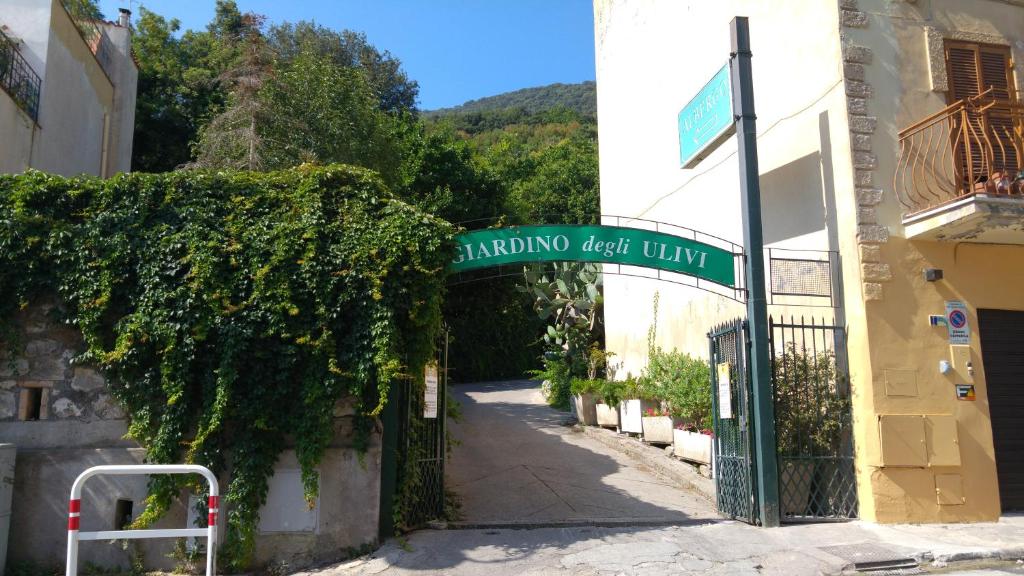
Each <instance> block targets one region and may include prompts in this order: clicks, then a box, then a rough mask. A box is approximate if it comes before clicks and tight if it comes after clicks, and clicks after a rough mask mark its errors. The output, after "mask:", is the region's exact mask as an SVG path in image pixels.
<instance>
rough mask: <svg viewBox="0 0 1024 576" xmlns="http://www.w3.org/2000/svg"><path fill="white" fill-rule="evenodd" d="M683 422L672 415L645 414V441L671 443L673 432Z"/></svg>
mask: <svg viewBox="0 0 1024 576" xmlns="http://www.w3.org/2000/svg"><path fill="white" fill-rule="evenodd" d="M679 422H681V421H680V420H677V419H675V418H672V417H671V416H644V417H643V423H644V442H648V443H650V444H671V443H672V440H673V438H672V432H673V431H674V430H675V427H676V424H678V423H679Z"/></svg>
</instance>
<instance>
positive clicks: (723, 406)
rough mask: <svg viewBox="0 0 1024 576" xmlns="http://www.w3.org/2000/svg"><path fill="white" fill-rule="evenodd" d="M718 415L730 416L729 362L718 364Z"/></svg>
mask: <svg viewBox="0 0 1024 576" xmlns="http://www.w3.org/2000/svg"><path fill="white" fill-rule="evenodd" d="M718 417H719V418H721V419H723V420H727V419H729V418H732V386H731V384H730V380H729V363H728V362H722V363H721V364H719V365H718Z"/></svg>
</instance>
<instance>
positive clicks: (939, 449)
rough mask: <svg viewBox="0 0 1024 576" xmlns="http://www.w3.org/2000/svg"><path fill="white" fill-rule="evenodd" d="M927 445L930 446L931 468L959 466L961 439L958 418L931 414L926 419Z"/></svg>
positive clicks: (929, 460) (929, 459) (929, 463)
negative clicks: (958, 431)
mask: <svg viewBox="0 0 1024 576" xmlns="http://www.w3.org/2000/svg"><path fill="white" fill-rule="evenodd" d="M924 432H925V440H926V442H925V444H926V445H927V446H928V465H929V466H959V465H960V438H959V436H958V435H957V427H956V418H955V417H954V416H948V415H938V414H929V415H928V416H925V419H924Z"/></svg>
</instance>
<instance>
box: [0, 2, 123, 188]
mask: <svg viewBox="0 0 1024 576" xmlns="http://www.w3.org/2000/svg"><path fill="white" fill-rule="evenodd" d="M67 6H70V7H72V9H71V10H70V11H69V9H68V8H66V7H65V3H64V2H63V1H62V0H0V135H2V144H0V171H2V172H7V173H17V172H23V171H25V170H27V169H30V168H32V169H36V170H41V171H44V172H50V173H53V174H60V175H63V176H77V175H79V174H89V175H93V176H100V177H108V176H111V175H113V174H116V173H118V172H127V171H129V170H130V169H131V155H132V135H133V131H134V128H135V86H136V81H137V78H138V68H137V66H136V65H135V61H134V60H133V58H132V54H131V35H130V31H129V29H128V15H127V13H122V18H121V20H120V21H119V22H117V23H114V22H100V21H94V20H89V19H86V18H81V17H78V16H75V15H74V13H75V11H74V9H73V6H74V5H73V4H71V3H69V4H67Z"/></svg>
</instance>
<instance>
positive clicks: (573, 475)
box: [446, 380, 718, 526]
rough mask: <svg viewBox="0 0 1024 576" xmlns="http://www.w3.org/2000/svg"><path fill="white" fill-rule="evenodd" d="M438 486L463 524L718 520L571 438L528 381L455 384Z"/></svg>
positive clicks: (597, 447)
mask: <svg viewBox="0 0 1024 576" xmlns="http://www.w3.org/2000/svg"><path fill="white" fill-rule="evenodd" d="M452 391H453V397H454V398H455V400H457V401H458V402H460V403H461V404H462V414H463V416H462V419H461V421H460V422H459V423H457V424H455V425H453V426H452V431H453V434H454V436H455V438H456V439H457V440H458V441H459V445H457V446H455V447H454V448H453V451H452V455H451V460H450V462H449V465H448V468H447V475H446V476H447V477H446V480H447V485H448V487H449V488H451V489H452V490H454V491H455V492H456V493H457V494H458V495H459V497H460V500H461V502H462V520H463V521H465V522H468V523H471V524H479V525H487V524H496V525H501V524H514V525H520V524H524V525H532V526H552V525H556V526H557V525H560V524H564V523H587V522H592V523H595V524H596V523H602V522H603V523H609V522H611V523H613V524H616V523H619V522H621V523H622V524H628V523H629V522H631V521H633V522H635V523H637V524H654V523H666V524H668V523H672V524H686V523H694V522H700V523H703V522H708V521H712V520H714V519H717V518H718V516H717V514H716V513H715V511H714V509H713V508H712V506H711V504H710V503H708V502H706V501H705V500H703V499H701V498H700V497H699V496H697V495H696V494H694V493H691V492H688V491H685V490H680V489H678V488H676V487H674V486H671V485H669V483H668V482H667V481H665V480H662V479H661V478H658V477H656V476H653V475H651V474H649V473H647V472H645V471H643V470H641V469H639V468H638V467H637V466H636V465H635V463H634V462H632V461H631V460H629V459H628V458H627V457H625V456H623V455H621V454H619V453H617V452H615V451H613V450H610V449H609V448H607V447H605V446H604V445H602V444H601V443H599V442H597V441H595V440H593V439H590V438H587V437H586V436H584V435H582V434H580V433H578V432H574V431H573V429H572V428H571V427H569V426H567V425H566V422H567V419H568V418H569V414H568V413H564V412H559V411H556V410H553V409H552V408H550V407H548V406H547V405H546V404H544V402H543V400H542V399H541V396H540V392H539V387H538V383H537V382H535V381H530V380H516V381H502V382H487V383H477V384H463V385H456V386H454V387H453V389H452Z"/></svg>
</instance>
